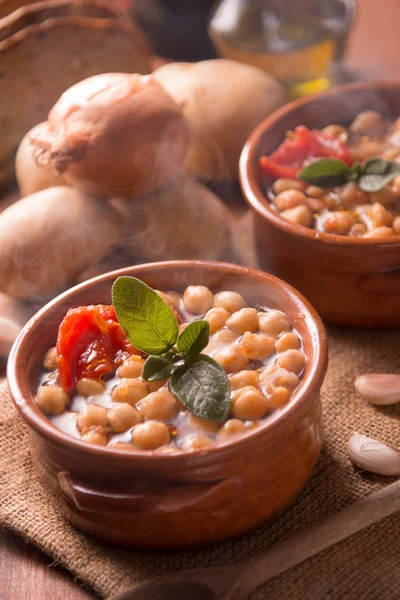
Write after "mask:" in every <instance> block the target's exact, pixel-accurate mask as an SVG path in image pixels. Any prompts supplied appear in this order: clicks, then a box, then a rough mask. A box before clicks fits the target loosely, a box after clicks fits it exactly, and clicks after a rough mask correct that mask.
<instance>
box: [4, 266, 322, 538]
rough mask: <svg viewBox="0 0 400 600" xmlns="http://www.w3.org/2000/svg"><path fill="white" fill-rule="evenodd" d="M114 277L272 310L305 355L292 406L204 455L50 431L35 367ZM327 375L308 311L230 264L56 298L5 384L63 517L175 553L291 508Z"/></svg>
mask: <svg viewBox="0 0 400 600" xmlns="http://www.w3.org/2000/svg"><path fill="white" fill-rule="evenodd" d="M118 275H134V276H135V277H139V278H140V279H142V280H143V281H145V282H146V283H148V284H149V285H151V286H153V287H155V288H158V289H176V290H179V291H183V290H184V289H185V287H186V286H187V285H190V284H203V285H207V286H209V287H210V288H211V289H212V290H213V291H214V292H217V291H220V290H223V289H231V290H236V291H240V292H241V293H242V294H243V295H244V297H245V298H246V299H247V301H248V302H249V303H250V304H252V303H258V304H261V305H266V306H270V307H277V308H280V309H281V310H283V311H284V312H285V313H287V315H288V317H289V319H290V320H291V322H292V323H293V324H294V325H295V327H296V328H297V329H298V331H299V333H300V335H301V337H302V339H303V342H304V348H305V352H306V356H307V361H306V369H305V374H304V377H303V380H302V383H301V385H300V387H299V389H298V390H297V391H296V392H295V395H294V397H293V399H292V400H291V402H290V403H289V404H288V405H287V406H286V407H285V408H283V409H282V410H281V411H280V412H279V411H278V412H276V413H275V414H274V415H273V416H272V417H271V418H270V419H269V420H268V421H266V422H265V424H264V425H263V426H262V427H260V428H259V429H258V430H254V432H251V433H250V434H249V435H247V436H246V437H243V438H241V439H238V440H236V441H234V442H232V443H229V444H227V445H224V446H221V447H217V448H215V449H212V450H203V451H196V452H192V453H186V454H185V453H182V454H177V455H157V454H156V453H154V452H150V451H146V452H140V451H138V452H130V451H117V450H111V449H107V448H104V447H96V446H90V445H88V444H86V443H84V442H81V441H80V440H77V439H75V438H72V437H69V436H68V435H66V434H64V433H62V432H61V431H59V430H58V429H56V428H55V427H54V426H53V425H52V424H51V423H50V422H49V421H48V420H47V419H46V417H44V416H43V414H42V413H41V412H40V411H39V410H38V408H37V407H36V404H35V400H34V394H35V387H36V384H37V379H38V372H39V365H40V363H41V359H42V357H43V354H44V352H45V351H46V350H47V349H48V348H49V347H51V346H52V345H54V343H55V340H56V335H57V329H58V325H59V323H60V321H61V320H62V318H63V316H64V314H65V312H66V310H67V309H68V308H70V307H72V306H79V305H81V304H97V303H106V304H109V303H110V302H111V296H110V293H111V285H112V283H113V281H114V280H115V278H116V277H117V276H118ZM326 368H327V342H326V334H325V331H324V328H323V325H322V323H321V321H320V319H319V317H318V315H317V314H316V312H315V310H314V309H313V308H312V306H310V304H309V303H308V302H307V301H306V300H305V299H304V298H303V297H302V296H301V295H300V294H298V293H297V292H296V291H295V290H294V289H292V288H291V287H290V286H288V285H287V284H286V283H284V282H283V281H280V280H279V279H276V278H275V277H272V276H271V275H267V274H265V273H262V272H260V271H256V270H252V269H247V268H245V267H240V266H237V265H231V264H224V263H214V262H198V261H176V262H165V263H154V264H148V265H144V266H135V267H131V268H128V269H122V270H119V271H114V272H112V273H108V274H106V275H102V276H100V277H97V278H95V279H92V280H90V281H88V282H85V283H83V284H81V285H78V286H77V287H75V288H73V289H71V290H70V291H68V292H65V293H64V294H62V295H61V296H58V298H56V299H55V300H53V301H52V302H50V303H49V304H47V305H46V306H45V307H44V308H43V309H42V310H41V311H39V312H38V313H37V314H36V315H35V316H34V317H33V318H32V319H31V320H30V321H29V323H28V324H27V325H26V326H25V328H24V329H23V331H22V332H21V335H20V336H19V338H18V339H17V341H16V342H15V344H14V347H13V349H12V352H11V354H10V358H9V365H8V380H9V385H10V390H11V394H12V396H13V398H14V402H15V406H16V408H17V410H18V412H19V413H20V414H21V416H22V417H23V419H24V420H25V421H26V423H27V424H28V426H29V434H30V444H31V454H32V459H33V461H34V464H35V467H36V469H37V471H38V473H39V475H40V476H41V478H42V479H43V480H44V481H45V482H46V483H47V484H48V485H49V486H51V488H52V489H53V490H54V493H55V494H54V498H55V500H56V501H58V502H59V503H61V510H62V511H63V513H64V514H65V515H66V516H67V517H68V518H69V519H70V520H71V521H72V523H74V524H75V525H76V526H77V527H79V528H81V529H83V530H84V531H86V532H88V533H90V534H92V535H94V536H96V537H99V538H101V539H104V540H108V541H111V542H116V543H119V544H123V545H130V546H136V547H141V548H168V549H169V548H182V547H190V546H201V545H205V544H208V543H210V542H217V541H220V540H226V539H229V538H232V537H234V536H237V535H240V534H243V533H245V532H246V531H248V530H249V529H251V528H253V527H255V526H257V525H258V524H260V523H262V522H263V521H265V520H266V519H268V518H270V517H271V516H272V515H274V514H275V513H277V512H278V511H280V510H282V509H283V508H284V507H285V506H287V505H288V504H289V503H290V502H291V501H292V500H293V499H294V498H295V497H296V496H297V494H298V493H299V492H300V490H301V489H302V488H303V486H304V485H305V483H306V481H307V480H308V478H309V477H310V475H311V473H312V471H313V468H314V466H315V463H316V461H317V458H318V455H319V452H320V448H321V412H320V399H319V391H320V387H321V384H322V381H323V379H324V375H325V371H326Z"/></svg>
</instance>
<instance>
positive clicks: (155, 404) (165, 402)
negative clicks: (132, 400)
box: [137, 388, 179, 421]
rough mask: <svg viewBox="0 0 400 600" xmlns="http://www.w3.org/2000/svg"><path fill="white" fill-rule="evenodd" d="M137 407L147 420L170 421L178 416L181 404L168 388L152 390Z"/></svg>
mask: <svg viewBox="0 0 400 600" xmlns="http://www.w3.org/2000/svg"><path fill="white" fill-rule="evenodd" d="M137 407H138V409H139V411H140V414H141V415H142V416H143V418H144V419H145V420H146V421H149V420H158V421H169V420H170V419H173V418H174V417H176V415H177V414H178V412H179V404H178V402H177V401H176V398H175V396H173V395H172V394H171V392H169V391H168V390H167V389H166V388H164V389H162V390H160V391H158V392H152V393H151V394H149V395H148V396H146V397H145V398H143V400H141V401H140V402H139V404H138V405H137Z"/></svg>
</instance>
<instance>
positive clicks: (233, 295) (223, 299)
mask: <svg viewBox="0 0 400 600" xmlns="http://www.w3.org/2000/svg"><path fill="white" fill-rule="evenodd" d="M246 306H247V304H246V301H245V300H244V298H243V297H242V296H241V295H240V294H238V293H237V292H229V291H228V292H219V294H215V297H214V308H224V309H225V310H227V311H228V312H230V313H234V312H237V311H238V310H240V309H241V308H246Z"/></svg>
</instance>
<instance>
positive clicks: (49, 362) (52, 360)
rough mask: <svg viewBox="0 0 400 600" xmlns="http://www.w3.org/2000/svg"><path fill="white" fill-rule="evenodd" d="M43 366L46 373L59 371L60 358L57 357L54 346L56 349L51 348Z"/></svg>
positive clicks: (45, 356)
mask: <svg viewBox="0 0 400 600" xmlns="http://www.w3.org/2000/svg"><path fill="white" fill-rule="evenodd" d="M42 364H43V369H44V370H45V371H55V369H57V367H58V357H57V349H56V347H55V346H54V348H50V349H49V350H47V352H46V354H45V355H44V358H43V363H42Z"/></svg>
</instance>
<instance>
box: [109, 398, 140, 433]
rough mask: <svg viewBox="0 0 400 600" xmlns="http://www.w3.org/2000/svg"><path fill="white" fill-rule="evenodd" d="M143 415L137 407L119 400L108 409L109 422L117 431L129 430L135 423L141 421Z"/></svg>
mask: <svg viewBox="0 0 400 600" xmlns="http://www.w3.org/2000/svg"><path fill="white" fill-rule="evenodd" d="M141 421H142V417H141V415H140V413H139V411H138V410H136V408H134V407H133V406H131V405H130V404H124V403H123V402H119V403H118V404H117V405H116V406H113V407H112V408H111V409H110V410H109V411H108V422H109V424H110V427H111V429H112V430H113V431H114V432H115V433H123V432H124V431H128V429H130V428H131V427H133V426H134V425H138V424H139V423H141Z"/></svg>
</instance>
